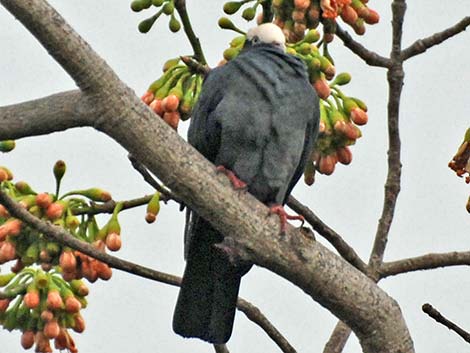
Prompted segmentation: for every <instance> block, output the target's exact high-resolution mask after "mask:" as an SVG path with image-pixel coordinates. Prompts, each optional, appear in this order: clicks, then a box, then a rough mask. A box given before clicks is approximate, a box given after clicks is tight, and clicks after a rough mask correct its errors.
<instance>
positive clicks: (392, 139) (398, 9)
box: [369, 0, 406, 270]
mask: <svg viewBox="0 0 470 353" xmlns="http://www.w3.org/2000/svg"><path fill="white" fill-rule="evenodd" d="M405 11H406V3H405V1H404V0H394V1H393V3H392V13H393V19H392V27H393V30H392V32H393V38H392V51H391V54H390V59H391V61H392V66H391V67H390V68H389V69H388V73H387V79H388V84H389V96H388V108H387V109H388V160H387V163H388V172H387V180H386V182H385V192H384V203H383V209H382V215H381V217H380V219H379V225H378V227H377V232H376V235H375V239H374V245H373V248H372V254H371V257H370V261H369V264H370V265H371V267H372V269H373V270H377V269H378V268H379V267H380V264H381V263H382V261H383V258H384V254H385V247H386V245H387V241H388V234H389V232H390V227H391V225H392V221H393V216H394V214H395V207H396V203H397V199H398V194H399V192H400V184H401V160H400V155H401V141H400V130H399V113H400V99H401V92H402V87H403V78H404V76H405V73H404V71H403V62H402V61H401V58H400V53H401V39H402V34H403V18H404V16H405Z"/></svg>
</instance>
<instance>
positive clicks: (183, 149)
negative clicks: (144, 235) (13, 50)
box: [0, 0, 414, 353]
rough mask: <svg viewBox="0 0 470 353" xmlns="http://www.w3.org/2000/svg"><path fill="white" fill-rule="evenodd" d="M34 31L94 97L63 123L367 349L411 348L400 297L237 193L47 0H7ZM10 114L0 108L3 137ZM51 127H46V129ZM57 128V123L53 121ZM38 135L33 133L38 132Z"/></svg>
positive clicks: (88, 97) (12, 136)
mask: <svg viewBox="0 0 470 353" xmlns="http://www.w3.org/2000/svg"><path fill="white" fill-rule="evenodd" d="M0 2H1V3H2V4H3V5H4V6H5V7H6V8H7V9H8V10H9V11H10V12H12V14H13V15H15V16H16V17H17V18H18V19H19V20H20V21H21V22H22V23H23V24H24V25H25V26H26V27H27V28H28V29H29V30H30V31H31V33H32V34H33V35H34V36H36V38H37V39H38V40H39V41H40V42H41V44H42V45H43V46H44V47H45V48H46V49H47V50H48V51H49V53H50V54H51V55H52V56H53V57H54V58H55V59H56V60H57V61H58V62H59V63H60V64H61V65H62V66H63V68H64V69H65V70H66V71H67V72H68V73H69V75H70V76H71V77H72V78H73V79H74V80H75V81H76V83H77V85H78V86H79V87H80V88H81V90H82V92H83V94H85V95H86V96H87V99H91V100H93V102H94V103H96V104H95V109H96V114H97V115H95V116H98V118H97V119H95V120H93V121H90V120H89V119H88V118H85V117H83V116H82V118H83V121H82V122H78V121H77V119H78V118H77V119H69V120H68V122H67V120H66V119H64V120H65V122H64V124H63V125H61V129H65V128H67V127H74V126H81V125H82V124H83V125H92V126H93V127H95V128H96V129H98V130H100V131H102V132H104V133H106V134H107V135H109V136H110V137H112V138H113V139H115V140H116V141H117V142H118V143H120V144H121V145H122V146H123V147H124V148H126V149H127V150H128V151H129V152H130V153H132V154H133V155H134V156H135V157H136V158H137V159H138V160H139V161H141V162H142V163H143V164H144V165H146V166H147V167H148V169H149V170H150V171H151V172H152V173H154V174H155V175H157V176H158V177H159V178H160V179H161V180H162V181H163V182H164V183H165V184H166V185H167V186H168V187H170V188H171V189H172V190H173V191H174V192H175V193H176V194H177V195H178V196H179V197H180V198H181V199H182V200H184V201H185V202H186V203H187V204H188V205H189V206H190V207H191V208H193V209H195V210H196V211H197V212H198V214H200V215H201V216H203V217H204V218H206V219H207V220H209V221H210V222H211V223H212V224H213V225H214V227H216V228H217V229H218V230H219V231H220V232H222V233H223V234H237V237H236V238H233V239H230V241H229V242H228V243H229V245H228V246H233V247H235V248H236V250H237V251H239V252H240V253H242V254H243V255H244V256H247V257H249V258H250V260H252V261H253V262H254V263H256V264H258V265H260V266H263V267H266V268H267V269H269V270H271V271H273V272H275V273H277V274H279V275H280V276H282V277H284V278H286V279H287V280H289V281H291V282H292V283H294V284H295V285H297V286H298V287H300V288H302V289H303V290H304V291H305V292H306V293H307V294H308V295H310V296H311V297H312V299H314V300H315V301H317V302H318V303H320V304H321V305H323V306H324V307H325V308H327V309H328V310H330V311H331V312H332V313H333V314H334V315H336V316H337V317H338V318H339V319H341V320H343V321H344V322H345V323H347V324H348V325H349V326H350V327H351V328H352V330H353V331H354V332H355V333H356V335H357V336H358V337H359V340H360V342H361V345H362V347H363V350H364V352H366V353H372V352H373V353H378V352H384V353H385V352H387V353H392V352H397V353H398V352H400V353H404V352H413V351H414V350H413V344H412V341H411V338H410V335H409V332H408V329H407V327H406V324H405V322H404V320H403V316H402V314H401V311H400V309H399V307H398V305H397V303H396V302H395V301H394V300H393V299H392V298H390V297H389V296H388V295H387V294H386V293H385V292H384V291H383V290H381V289H380V288H379V287H378V286H377V285H376V284H375V283H374V282H373V281H371V280H370V279H369V278H367V277H366V276H365V275H363V274H362V273H361V272H360V271H358V270H357V269H355V268H354V267H352V266H351V265H350V264H348V263H347V262H346V261H344V260H343V259H342V258H340V257H339V256H337V255H335V254H333V253H332V252H331V251H329V250H327V249H326V248H325V247H324V246H322V245H321V244H319V243H318V242H316V241H315V240H314V239H312V238H311V237H308V236H305V235H303V233H302V232H300V231H299V230H294V229H293V228H292V227H288V230H287V232H286V234H285V235H280V234H279V221H278V218H277V217H276V216H270V217H268V216H267V215H268V209H267V208H266V206H264V205H263V204H261V203H260V202H258V201H257V200H256V199H255V198H254V197H252V196H251V195H249V194H245V195H238V193H237V192H235V191H233V190H232V189H231V188H230V187H229V182H228V181H227V180H226V179H225V178H224V177H223V176H221V175H217V174H216V173H215V168H214V166H213V165H211V164H210V163H209V162H208V161H206V160H205V159H204V158H202V156H201V155H200V154H199V153H197V152H196V151H195V150H194V149H193V148H192V147H191V146H189V145H188V144H187V143H185V141H184V140H183V139H182V138H180V137H179V136H178V135H177V134H176V133H175V132H174V131H173V130H172V129H171V128H170V127H168V126H167V125H166V124H165V123H164V122H163V121H162V120H161V119H156V118H155V115H154V114H153V113H152V112H151V111H150V110H149V109H148V108H147V107H146V106H145V105H144V104H142V103H141V102H140V100H139V98H138V97H136V96H135V94H134V93H133V92H132V91H131V90H130V89H129V88H128V87H127V86H125V85H124V84H123V83H122V82H121V81H120V80H119V79H118V77H117V76H116V75H115V74H114V73H113V72H112V70H111V69H110V68H109V67H108V66H107V65H106V64H105V62H104V61H103V60H102V59H100V58H99V57H98V56H97V55H96V54H95V53H94V52H93V51H92V50H91V48H90V47H89V46H88V45H87V44H86V43H85V42H84V41H83V39H81V38H80V37H79V36H78V35H77V34H76V33H75V32H74V31H73V30H72V29H71V28H70V27H69V26H68V25H67V24H66V23H65V22H64V20H63V19H62V18H61V17H60V15H59V14H57V13H56V12H55V11H54V10H53V9H52V8H51V7H50V6H49V5H48V4H47V3H46V2H45V1H41V0H16V1H12V0H8V1H7V0H1V1H0ZM11 120H12V119H8V118H7V117H5V116H1V117H0V124H1V125H0V139H7V138H14V137H18V135H20V134H21V133H19V132H17V133H16V135H15V133H13V134H12V135H7V134H6V133H5V132H4V131H7V130H6V129H4V126H5V125H6V126H8V124H9V123H11ZM39 131H40V133H45V131H44V129H39ZM55 131H57V129H56V130H55ZM31 135H33V134H31Z"/></svg>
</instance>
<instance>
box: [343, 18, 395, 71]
mask: <svg viewBox="0 0 470 353" xmlns="http://www.w3.org/2000/svg"><path fill="white" fill-rule="evenodd" d="M336 35H337V36H338V37H339V38H340V39H341V40H342V41H343V43H344V46H345V47H347V48H349V49H350V50H351V51H352V52H353V53H354V54H356V55H357V56H359V57H360V58H361V59H363V60H364V61H365V62H366V63H367V64H369V65H371V66H379V67H390V66H391V64H392V62H391V60H390V59H389V58H386V57H383V56H381V55H379V54H377V53H376V52H373V51H371V50H369V49H367V48H366V47H364V46H363V45H362V44H361V43H359V42H357V41H355V40H354V39H353V37H351V35H350V34H349V33H348V32H346V31H345V30H344V29H342V28H341V26H337V27H336Z"/></svg>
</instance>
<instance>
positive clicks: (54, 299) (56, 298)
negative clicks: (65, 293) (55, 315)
mask: <svg viewBox="0 0 470 353" xmlns="http://www.w3.org/2000/svg"><path fill="white" fill-rule="evenodd" d="M63 306H64V302H63V301H62V297H61V296H60V294H59V292H58V291H57V290H55V289H53V290H50V291H49V293H47V307H48V308H49V309H51V310H58V309H61V308H62V307H63Z"/></svg>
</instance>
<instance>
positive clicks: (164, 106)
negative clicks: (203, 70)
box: [142, 58, 203, 130]
mask: <svg viewBox="0 0 470 353" xmlns="http://www.w3.org/2000/svg"><path fill="white" fill-rule="evenodd" d="M202 81H203V76H202V75H201V74H199V73H193V72H192V71H191V69H190V68H189V67H188V66H187V65H186V64H183V63H181V62H180V58H175V59H170V60H168V61H167V62H166V63H165V64H164V65H163V75H162V76H161V77H160V78H159V79H157V80H156V81H154V82H153V83H152V84H151V85H150V87H149V88H148V90H147V92H146V93H145V94H144V95H143V96H142V101H143V102H144V103H145V104H147V105H148V106H149V107H150V108H151V109H152V110H153V111H154V112H155V113H156V114H157V115H159V116H160V117H161V118H162V119H163V120H164V121H165V122H166V123H167V124H168V125H170V126H171V127H172V128H173V129H175V130H177V129H178V124H179V121H180V120H187V119H189V117H190V115H191V111H192V108H193V106H194V104H195V103H196V101H197V99H198V97H199V93H200V92H201V87H202Z"/></svg>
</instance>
